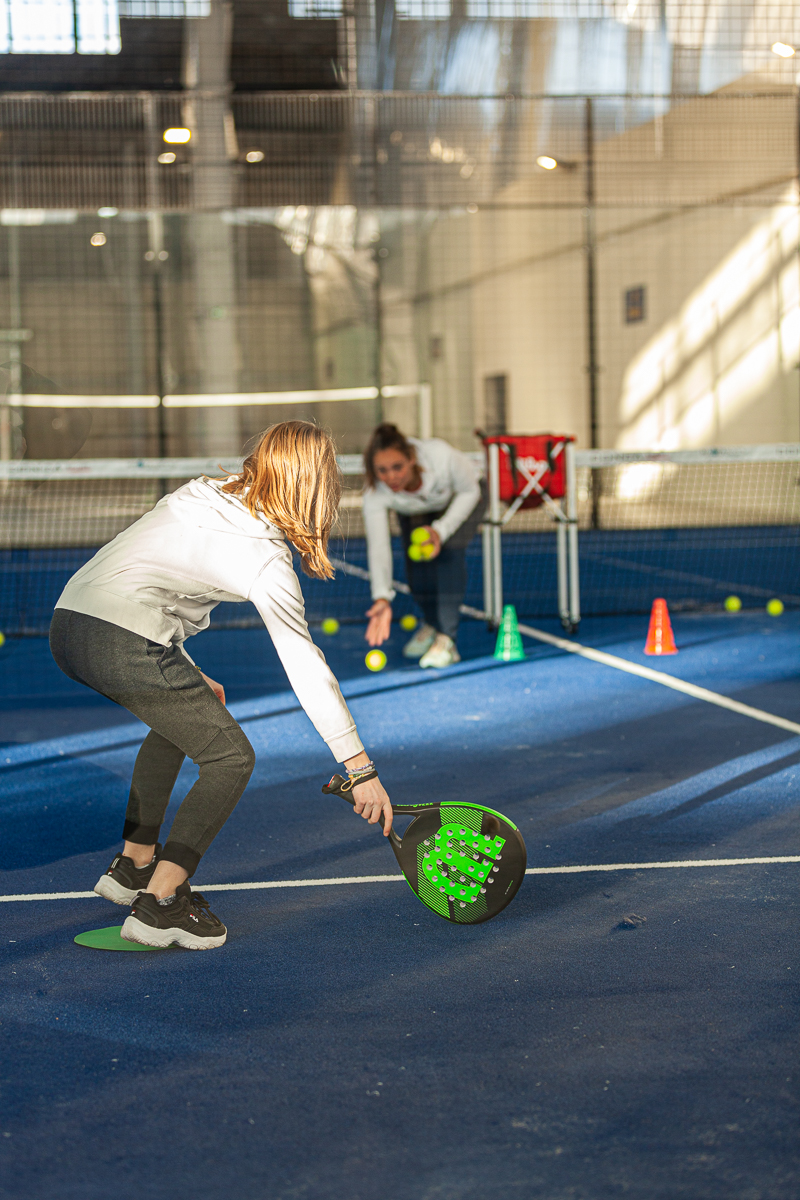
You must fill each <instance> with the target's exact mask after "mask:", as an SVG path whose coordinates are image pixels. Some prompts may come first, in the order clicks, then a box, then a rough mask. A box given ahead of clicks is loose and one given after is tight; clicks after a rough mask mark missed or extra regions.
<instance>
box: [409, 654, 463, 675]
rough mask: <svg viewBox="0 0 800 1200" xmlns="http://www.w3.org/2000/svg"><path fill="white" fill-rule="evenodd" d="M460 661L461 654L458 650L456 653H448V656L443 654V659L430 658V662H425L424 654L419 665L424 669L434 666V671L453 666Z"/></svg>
mask: <svg viewBox="0 0 800 1200" xmlns="http://www.w3.org/2000/svg"><path fill="white" fill-rule="evenodd" d="M460 662H461V655H460V654H458V652H456V653H454V654H448V655H447V656H446V657H445V656H442V658H441V659H438V658H437V659H435V660H431V659H429V660H428V662H425V658H424V655H423V657H422V659H421V660H420V664H419V665H420V666H421V667H422V669H423V670H427V669H428V668H433V670H434V671H443V670H444V669H445V667H452V666H454V665H455V664H456V663H460Z"/></svg>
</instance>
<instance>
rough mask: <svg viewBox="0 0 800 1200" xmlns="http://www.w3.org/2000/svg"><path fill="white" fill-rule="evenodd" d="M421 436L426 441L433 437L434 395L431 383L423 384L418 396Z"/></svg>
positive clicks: (420, 386)
mask: <svg viewBox="0 0 800 1200" xmlns="http://www.w3.org/2000/svg"><path fill="white" fill-rule="evenodd" d="M417 409H418V414H419V436H420V438H421V439H422V440H423V441H424V440H425V439H426V438H430V437H433V394H432V389H431V385H430V384H429V383H421V384H420V385H419V392H418V396H417Z"/></svg>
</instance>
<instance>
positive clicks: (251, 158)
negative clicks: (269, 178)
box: [244, 150, 264, 162]
mask: <svg viewBox="0 0 800 1200" xmlns="http://www.w3.org/2000/svg"><path fill="white" fill-rule="evenodd" d="M244 158H245V162H263V161H264V151H263V150H248V151H247V154H245V156H244Z"/></svg>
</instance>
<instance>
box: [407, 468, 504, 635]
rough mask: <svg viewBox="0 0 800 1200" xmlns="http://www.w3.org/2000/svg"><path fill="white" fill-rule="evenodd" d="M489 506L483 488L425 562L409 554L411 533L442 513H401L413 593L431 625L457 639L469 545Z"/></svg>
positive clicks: (428, 523) (408, 575) (408, 573)
mask: <svg viewBox="0 0 800 1200" xmlns="http://www.w3.org/2000/svg"><path fill="white" fill-rule="evenodd" d="M485 509H486V496H485V493H484V491H483V489H481V498H480V500H479V501H478V503H477V504H476V505H475V507H474V509H473V510H472V512H471V513H470V515H469V516H468V517H467V519H466V521H465V522H464V524H463V525H460V526H459V528H458V529H457V530H456V531H455V533H454V534H453V536H452V537H451V538H450V539H449V540H448V541H446V542H445V543H444V545H443V546H442V549H441V551H440V552H439V554H437V556H436V558H432V559H430V560H429V561H428V562H425V560H424V559H423V560H422V561H421V562H414V561H413V560H412V559H410V558H409V557H408V547H409V545H410V544H411V532H412V530H414V529H418V528H419V526H420V525H430V524H431V523H432V522H433V521H435V520H436V519H437V517H441V516H442V514H443V512H444V511H445V510H442V511H440V512H429V513H414V515H413V516H405V515H401V516H400V533H401V535H402V539H403V551H404V554H405V563H406V579H407V580H408V586H409V587H410V588H411V595H412V596H413V597H414V599H415V600H416V602H417V604H418V605H419V606H420V608H421V609H422V615H423V617H424V618H425V623H426V624H427V625H432V626H433V628H434V629H436V630H438V631H439V633H445V634H447V636H448V637H449V638H452V639H453V641H455V640H456V637H457V635H458V624H459V620H460V614H459V611H458V610H459V608H460V607H461V605H462V604H463V603H464V593H465V592H466V590H467V546H468V545H469V543H470V542H471V541H472V539H473V537H474V536H475V534H476V533H477V531H478V525H479V524H480V522H481V521H482V520H483V514H484V511H485Z"/></svg>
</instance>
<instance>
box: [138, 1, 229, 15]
mask: <svg viewBox="0 0 800 1200" xmlns="http://www.w3.org/2000/svg"><path fill="white" fill-rule="evenodd" d="M210 13H211V0H119V15H120V16H121V17H151V18H152V17H172V18H176V17H178V18H180V17H207V16H209V15H210Z"/></svg>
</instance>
